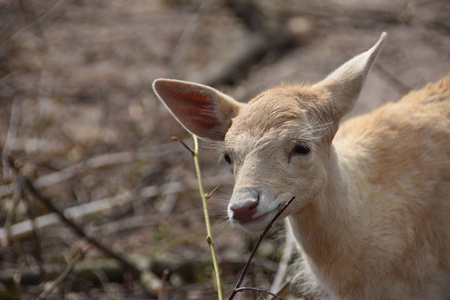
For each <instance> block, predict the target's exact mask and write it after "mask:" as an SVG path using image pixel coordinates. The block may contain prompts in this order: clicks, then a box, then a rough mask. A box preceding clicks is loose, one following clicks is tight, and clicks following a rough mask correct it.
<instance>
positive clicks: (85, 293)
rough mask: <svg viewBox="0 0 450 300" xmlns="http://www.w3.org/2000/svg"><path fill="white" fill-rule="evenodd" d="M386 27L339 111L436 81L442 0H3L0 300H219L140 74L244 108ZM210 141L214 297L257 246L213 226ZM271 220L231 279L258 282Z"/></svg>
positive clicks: (189, 168)
mask: <svg viewBox="0 0 450 300" xmlns="http://www.w3.org/2000/svg"><path fill="white" fill-rule="evenodd" d="M383 31H386V32H387V33H388V36H387V41H386V43H385V46H384V49H383V51H382V53H381V55H380V56H379V58H378V60H377V62H376V65H375V66H374V67H373V68H372V71H371V73H370V75H369V77H368V80H367V81H366V86H365V88H364V89H363V91H362V95H361V97H360V100H359V102H358V104H357V106H356V107H355V110H354V112H353V113H352V114H353V115H355V114H361V113H365V112H368V111H370V110H372V109H374V108H376V107H378V106H380V105H381V104H382V103H385V102H388V101H396V100H398V99H399V98H400V97H401V96H402V95H403V94H405V93H406V92H408V91H409V90H411V89H415V88H420V87H422V86H423V85H425V84H426V83H427V82H431V81H436V80H438V79H439V78H441V77H443V76H444V75H446V74H449V70H450V2H449V1H447V0H411V1H410V0H397V1H390V0H377V1H360V0H317V1H313V0H278V1H269V0H264V1H261V0H203V1H202V0H134V1H126V0H89V1H85V0H66V1H64V0H58V1H57V0H0V101H1V105H0V145H1V150H2V169H1V176H0V196H1V200H0V299H36V298H37V297H38V296H39V295H41V293H43V292H44V293H45V289H46V288H48V290H47V291H48V292H50V291H51V293H50V294H49V295H48V296H45V294H42V298H44V296H45V297H46V298H47V299H217V296H216V291H215V287H214V280H213V275H212V264H211V259H210V253H209V248H208V244H207V243H206V241H205V237H206V230H205V227H204V219H203V214H202V207H201V201H200V197H199V193H198V190H197V181H196V175H195V169H194V164H193V160H192V157H191V155H190V153H189V152H188V151H187V150H186V149H184V148H183V147H182V146H181V145H180V143H178V142H174V141H172V140H171V139H170V137H171V136H177V137H179V138H181V139H184V140H185V142H186V143H187V144H189V145H192V141H191V139H190V136H189V134H188V133H187V132H185V131H184V130H183V129H182V128H181V126H179V125H178V124H177V123H176V122H175V121H174V120H173V118H172V117H171V116H170V115H169V113H168V112H167V111H166V110H165V109H164V107H162V105H161V104H160V103H158V102H157V100H156V98H155V96H154V94H153V92H152V88H151V84H152V82H153V80H154V79H156V78H159V77H168V78H176V79H183V80H191V81H196V82H200V83H205V84H209V85H211V86H214V87H215V88H218V89H220V90H222V91H224V92H226V93H228V94H230V95H232V96H233V97H235V98H236V99H238V100H239V101H243V102H246V101H248V100H250V99H251V98H252V97H254V96H255V95H257V94H258V93H260V92H261V91H263V90H264V89H267V88H270V87H272V86H275V85H277V84H279V83H280V82H284V83H313V82H315V81H318V80H320V79H322V78H323V77H324V76H326V75H327V74H328V73H329V72H331V71H332V70H334V69H335V68H336V67H338V66H339V65H340V64H342V63H344V62H345V61H346V60H348V59H350V58H351V57H353V56H354V55H356V54H359V53H361V52H363V51H365V50H367V49H369V48H370V47H371V46H372V45H373V44H374V43H375V42H376V41H377V40H378V38H379V36H380V34H381V33H382V32H383ZM213 148H214V146H212V145H210V144H205V143H202V149H201V152H200V159H201V165H202V169H203V177H204V181H205V188H206V190H207V191H210V190H212V189H213V188H214V187H215V186H218V185H220V188H219V190H218V191H217V192H216V193H215V194H214V195H213V197H212V198H211V199H210V200H209V206H210V211H211V213H212V222H213V233H214V241H215V244H216V248H217V253H218V256H219V260H220V264H221V269H222V278H223V281H224V289H225V295H226V296H227V297H228V295H229V293H230V292H231V290H232V288H233V286H234V284H235V282H236V280H237V278H238V276H239V273H240V269H241V268H242V267H243V265H244V263H245V262H246V259H247V257H248V255H249V252H250V251H251V249H252V247H253V244H254V238H253V237H248V236H245V234H243V233H242V232H237V231H235V230H233V229H230V228H229V226H228V224H227V222H226V211H225V207H226V204H227V199H228V197H229V196H230V193H231V191H232V183H233V178H232V175H231V173H230V171H229V169H228V168H227V167H226V166H225V164H224V163H223V162H220V161H219V162H218V157H219V153H218V151H217V150H214V149H213ZM30 184H32V185H33V186H34V189H35V190H34V192H33V191H32V190H31V189H30ZM52 205H53V207H52ZM58 210H59V211H60V212H61V213H63V214H64V215H65V216H66V218H67V220H66V221H64V222H63V221H62V220H61V218H58V217H57V214H56V211H58ZM280 223H281V222H280ZM282 227H283V226H282V224H278V225H277V226H276V228H275V229H274V230H272V231H271V233H270V234H269V236H268V237H267V238H266V240H265V241H264V243H263V244H262V246H261V247H260V249H259V251H258V254H257V257H256V259H255V263H254V264H253V266H252V267H251V269H250V271H249V274H248V275H247V277H246V280H245V281H244V285H246V286H255V287H259V288H262V289H270V285H271V283H272V282H273V280H274V276H275V273H276V269H277V265H278V262H279V260H280V257H281V250H282V245H283V243H284V239H283V234H282V232H283V228H282ZM89 237H93V238H94V239H95V241H96V242H95V241H94V244H92V239H91V245H92V246H91V247H89V246H88V245H89ZM95 243H97V244H95ZM74 260H75V262H76V264H75V263H73V264H71V262H72V261H74ZM69 265H73V266H74V269H73V270H72V271H71V272H70V274H68V275H67V276H63V277H61V283H60V284H55V285H54V286H51V284H52V282H54V281H55V280H56V279H57V278H58V277H59V276H60V275H61V273H62V272H63V271H64V270H66V268H67V267H68V266H69ZM165 270H168V271H165ZM257 297H258V295H257V294H254V293H250V292H249V293H243V294H240V295H238V296H237V297H236V298H235V299H256V298H257ZM285 297H286V299H288V298H289V297H291V296H289V295H287V296H285ZM261 299H263V298H261ZM289 299H290V298H289Z"/></svg>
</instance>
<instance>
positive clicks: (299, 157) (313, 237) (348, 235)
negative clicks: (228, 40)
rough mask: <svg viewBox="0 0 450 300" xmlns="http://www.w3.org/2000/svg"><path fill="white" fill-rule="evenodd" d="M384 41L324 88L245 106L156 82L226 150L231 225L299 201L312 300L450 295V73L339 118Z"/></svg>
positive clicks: (294, 215)
mask: <svg viewBox="0 0 450 300" xmlns="http://www.w3.org/2000/svg"><path fill="white" fill-rule="evenodd" d="M385 37H386V33H383V34H382V35H381V37H380V39H379V40H378V42H377V43H376V44H375V45H374V46H373V47H372V48H370V49H369V50H368V51H366V52H363V53H361V54H359V55H357V56H355V57H353V58H352V59H350V60H349V61H347V62H346V63H344V64H343V65H341V66H340V67H339V68H337V69H336V70H335V71H333V72H331V74H330V75H328V76H327V77H326V78H325V79H323V80H321V81H319V82H318V83H315V84H312V85H297V84H295V85H291V84H281V85H279V86H276V87H274V88H271V89H268V90H266V91H264V92H262V93H261V94H259V95H258V96H256V97H255V98H253V99H252V100H250V101H249V102H248V103H241V102H238V101H237V100H234V99H233V98H232V97H231V96H229V95H226V94H224V93H222V92H220V91H218V90H216V89H214V88H212V87H208V86H205V85H202V84H197V83H192V82H186V81H181V80H173V79H157V80H155V81H154V83H153V89H154V92H155V94H156V96H157V98H158V99H159V100H160V101H161V102H162V103H163V104H164V106H165V107H167V109H168V110H169V111H170V112H171V114H172V115H173V116H174V117H175V119H176V120H177V121H178V122H179V123H180V124H181V125H182V126H183V127H184V128H185V129H186V130H187V131H188V132H190V133H192V134H195V135H197V136H198V137H200V138H202V139H205V140H208V141H213V142H217V143H220V144H221V145H222V147H223V159H224V160H225V161H226V163H228V164H229V165H230V166H231V167H232V172H233V174H234V180H235V183H234V188H233V192H232V195H231V198H230V200H229V203H228V207H227V214H228V217H229V220H230V222H231V224H232V225H233V226H238V227H240V228H243V229H245V230H247V231H248V232H259V231H262V230H263V229H264V228H265V227H266V226H267V224H268V223H269V222H270V221H271V219H272V218H273V217H274V215H276V213H277V211H278V210H279V209H280V205H282V204H284V203H286V202H287V201H288V200H290V199H291V198H292V197H295V200H294V201H293V202H292V203H291V204H290V206H289V207H287V209H286V210H285V211H284V212H283V213H282V215H281V216H280V219H284V220H285V223H286V227H287V234H290V235H292V236H293V238H294V241H295V247H296V248H297V250H298V252H299V253H300V257H301V258H300V259H299V262H298V264H297V266H296V267H295V269H296V270H295V271H296V273H298V276H297V277H298V278H297V280H296V282H297V284H296V285H298V286H299V287H298V289H299V291H298V292H299V293H300V294H301V295H303V296H304V297H306V298H307V299H383V300H386V299H396V300H398V299H408V300H411V299H450V77H449V76H446V77H444V78H443V79H441V80H440V81H438V82H436V83H430V84H428V85H427V86H426V87H424V88H422V89H420V90H415V91H411V92H409V93H408V94H406V95H405V96H404V97H403V98H402V99H401V100H400V101H398V102H389V103H386V104H384V105H382V106H381V107H379V108H377V109H375V110H373V111H372V112H370V113H368V114H364V115H360V116H357V117H354V118H350V119H348V120H346V121H342V119H343V117H344V116H345V115H347V114H348V113H349V112H350V111H351V110H352V108H353V106H354V105H355V102H356V101H357V98H358V97H359V94H360V92H361V89H362V87H363V85H364V82H365V80H366V77H367V74H368V72H369V69H370V67H371V65H373V63H374V61H375V58H376V57H377V55H378V54H379V52H380V50H381V48H382V45H383V43H384V41H385ZM341 121H342V122H341ZM308 297H309V298H308Z"/></svg>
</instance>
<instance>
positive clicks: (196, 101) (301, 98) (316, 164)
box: [153, 33, 385, 231]
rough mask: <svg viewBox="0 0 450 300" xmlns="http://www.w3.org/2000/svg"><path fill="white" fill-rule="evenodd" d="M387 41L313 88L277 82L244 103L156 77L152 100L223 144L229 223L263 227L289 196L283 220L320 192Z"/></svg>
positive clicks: (200, 87) (202, 135) (201, 87)
mask: <svg viewBox="0 0 450 300" xmlns="http://www.w3.org/2000/svg"><path fill="white" fill-rule="evenodd" d="M384 38H385V33H383V35H382V36H381V38H380V40H379V41H378V42H377V43H376V44H375V45H374V46H373V47H372V48H371V49H370V50H368V51H367V52H364V53H362V54H360V55H358V56H356V57H354V58H353V59H351V60H350V61H348V62H346V63H345V64H344V65H342V66H341V67H339V68H338V69H337V70H336V71H334V72H333V73H331V74H330V75H329V76H328V77H327V78H325V79H324V80H323V81H321V82H319V83H317V84H315V85H312V86H297V85H281V86H278V87H276V88H273V89H270V90H268V91H265V92H263V93H262V94H260V95H259V96H257V97H255V98H254V99H253V100H251V101H250V102H249V103H248V104H243V103H239V102H237V101H236V100H234V99H233V98H231V97H230V96H227V95H225V94H223V93H221V92H219V91H217V90H215V89H213V88H211V87H208V86H204V85H201V84H196V83H191V82H185V81H179V80H171V79H157V80H155V82H154V83H153V89H154V91H155V93H156V95H157V96H158V98H159V99H160V100H161V101H162V102H163V103H164V104H165V105H166V107H167V108H168V109H169V111H171V113H172V114H173V115H174V117H175V118H176V119H177V120H178V121H179V122H180V123H181V124H182V125H183V126H184V127H185V128H186V129H187V130H188V131H189V132H191V133H193V134H195V135H197V136H199V137H200V138H203V139H208V140H213V141H224V153H223V156H224V160H225V161H226V162H227V163H228V164H230V165H231V166H232V167H233V173H234V176H235V186H234V190H233V195H232V197H231V199H230V202H229V205H228V216H229V218H230V220H231V221H232V223H238V224H240V225H241V226H242V227H244V228H245V229H247V230H249V231H258V230H262V229H264V228H265V227H266V226H267V224H268V223H269V222H270V220H271V219H272V218H273V217H274V216H275V214H276V213H277V211H278V209H279V208H280V206H281V205H282V204H284V203H285V202H287V201H289V200H290V199H291V198H292V197H293V196H295V197H296V199H295V200H294V202H293V203H292V204H291V205H290V206H289V207H288V209H287V210H286V211H285V212H284V213H283V216H282V217H285V216H287V215H290V214H292V213H294V212H296V211H298V210H300V209H302V207H304V206H306V205H308V204H309V203H311V201H313V200H314V198H315V197H316V196H317V195H318V194H320V193H321V192H323V190H324V189H325V186H326V184H327V181H328V178H329V176H328V174H327V170H328V163H329V157H330V151H331V141H332V139H333V137H334V135H335V133H336V131H337V128H338V124H339V122H340V120H341V118H342V117H343V116H344V115H345V114H346V113H348V112H349V111H350V110H351V109H352V107H353V106H354V104H355V102H356V99H357V98H358V96H359V93H360V91H361V89H362V86H363V83H364V80H365V78H366V76H367V73H368V70H369V68H370V66H371V64H372V63H373V61H374V59H375V57H376V55H377V53H378V52H379V50H380V48H381V45H382V43H383V41H384Z"/></svg>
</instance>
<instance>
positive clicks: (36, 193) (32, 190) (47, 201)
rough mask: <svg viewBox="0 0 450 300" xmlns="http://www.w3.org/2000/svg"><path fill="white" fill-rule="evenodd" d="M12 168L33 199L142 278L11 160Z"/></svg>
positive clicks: (137, 276) (136, 276) (130, 265)
mask: <svg viewBox="0 0 450 300" xmlns="http://www.w3.org/2000/svg"><path fill="white" fill-rule="evenodd" d="M9 163H10V167H11V168H13V169H14V170H15V171H16V172H17V176H18V177H19V178H21V180H23V183H24V188H25V189H26V191H28V192H29V193H30V194H31V195H32V196H33V197H35V198H36V199H37V200H39V201H40V202H41V203H42V204H44V205H45V206H46V207H47V208H48V209H49V210H51V211H53V212H55V213H56V214H57V215H58V217H59V218H61V220H62V221H63V222H64V223H65V224H66V225H67V226H68V227H70V228H71V229H72V230H73V231H75V233H76V234H78V235H79V236H80V237H82V238H85V239H86V240H88V241H89V243H91V244H92V245H94V246H95V247H97V248H98V249H100V250H102V251H103V252H104V253H105V254H107V255H108V256H111V257H113V258H115V259H116V260H118V261H119V262H120V263H121V264H122V265H123V266H124V267H125V268H126V269H127V270H128V271H130V273H131V274H132V275H133V276H134V277H135V278H140V275H141V270H140V269H139V268H137V267H136V266H135V265H134V264H132V263H131V262H130V261H128V259H127V258H125V257H124V256H123V255H121V254H119V253H116V252H114V251H113V250H112V249H110V248H108V247H107V246H106V245H104V244H103V243H101V242H100V241H98V240H97V239H96V238H94V237H92V236H89V235H88V234H87V233H86V232H85V231H84V229H83V228H82V227H81V226H79V225H77V224H76V223H75V222H73V221H72V220H70V219H69V218H67V217H66V216H65V215H64V212H63V211H62V210H61V209H60V208H59V207H57V206H56V205H55V204H54V201H53V200H52V199H50V198H48V197H46V196H44V195H43V194H42V193H41V192H40V191H39V190H38V189H37V188H36V187H35V186H34V184H33V183H32V182H31V180H30V179H28V178H27V177H26V176H23V175H21V174H20V171H19V170H17V169H16V168H15V166H14V162H13V161H12V160H10V162H9Z"/></svg>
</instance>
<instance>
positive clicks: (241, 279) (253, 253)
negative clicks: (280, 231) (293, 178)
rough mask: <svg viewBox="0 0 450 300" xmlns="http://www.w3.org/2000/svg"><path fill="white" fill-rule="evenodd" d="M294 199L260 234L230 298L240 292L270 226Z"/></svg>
mask: <svg viewBox="0 0 450 300" xmlns="http://www.w3.org/2000/svg"><path fill="white" fill-rule="evenodd" d="M294 199H295V197H292V198H291V200H289V201H288V202H287V203H286V204H284V206H283V207H282V208H281V209H280V210H279V211H278V213H277V214H276V215H275V217H273V219H272V221H270V223H269V225H267V227H266V229H264V232H263V233H261V235H260V236H259V240H258V242H257V243H256V245H255V247H254V248H253V251H252V252H251V253H250V256H249V258H248V260H247V263H246V264H245V266H244V269H242V272H241V276H240V277H239V280H238V282H237V283H236V286H235V287H234V289H233V292H232V293H231V295H230V297H229V298H228V300H232V299H233V298H234V296H235V295H236V294H237V293H238V291H237V289H239V287H240V286H241V284H242V281H244V277H245V274H246V273H247V270H248V267H249V266H250V263H251V261H252V259H253V257H254V256H255V253H256V250H258V247H259V245H260V244H261V242H262V240H263V239H264V237H265V236H266V234H267V232H268V231H269V230H270V228H271V227H272V225H273V224H274V223H275V221H276V220H277V219H278V217H279V216H280V215H281V214H282V213H283V212H284V210H285V209H286V208H287V207H288V206H289V204H291V203H292V201H294Z"/></svg>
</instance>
